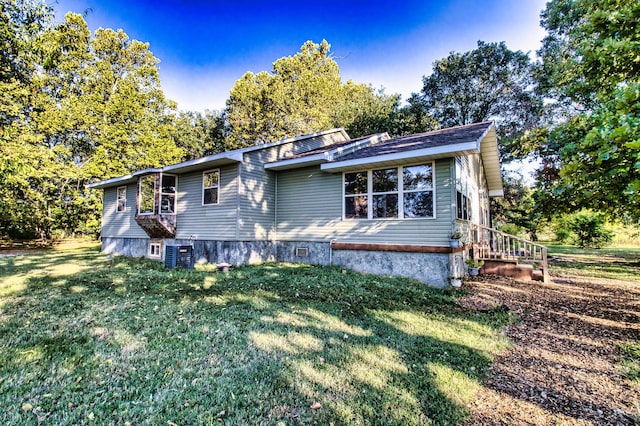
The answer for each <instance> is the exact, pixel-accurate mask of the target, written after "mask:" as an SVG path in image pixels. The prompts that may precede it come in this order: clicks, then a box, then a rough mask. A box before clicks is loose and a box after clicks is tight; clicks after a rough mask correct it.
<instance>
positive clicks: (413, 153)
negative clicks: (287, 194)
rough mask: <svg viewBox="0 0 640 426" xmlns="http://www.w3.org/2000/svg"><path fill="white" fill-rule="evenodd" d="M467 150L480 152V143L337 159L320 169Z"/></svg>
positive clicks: (329, 169) (373, 163)
mask: <svg viewBox="0 0 640 426" xmlns="http://www.w3.org/2000/svg"><path fill="white" fill-rule="evenodd" d="M467 152H475V153H477V152H479V149H478V143H476V142H468V143H464V144H454V145H445V146H438V147H433V148H425V149H418V150H413V151H404V152H397V153H393V154H385V155H377V156H373V157H366V158H356V159H353V160H345V161H336V162H333V163H325V164H321V165H320V170H327V171H331V170H335V171H338V169H345V168H348V167H355V166H363V167H366V168H375V167H376V165H375V163H382V162H385V161H399V160H410V159H415V158H416V157H428V156H437V155H443V154H452V155H456V154H457V153H467Z"/></svg>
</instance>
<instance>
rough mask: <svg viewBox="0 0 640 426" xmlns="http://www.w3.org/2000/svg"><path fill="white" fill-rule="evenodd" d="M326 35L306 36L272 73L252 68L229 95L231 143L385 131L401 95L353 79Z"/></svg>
mask: <svg viewBox="0 0 640 426" xmlns="http://www.w3.org/2000/svg"><path fill="white" fill-rule="evenodd" d="M330 47H331V46H330V45H329V43H327V41H326V40H323V41H322V43H320V44H316V43H313V42H312V41H307V42H306V43H305V44H304V45H302V47H301V48H300V51H299V52H298V53H296V54H295V55H294V56H286V57H283V58H280V59H278V60H276V61H275V62H274V63H273V65H272V71H271V73H268V72H266V71H262V72H259V73H257V74H254V73H252V72H247V73H246V74H245V75H243V76H242V77H241V78H240V79H239V80H238V81H236V82H235V84H234V86H233V88H232V89H231V93H230V96H229V99H228V100H227V120H228V124H229V140H228V144H229V146H230V147H234V148H235V147H243V146H249V145H255V144H258V143H264V142H267V141H273V140H277V139H281V138H284V137H291V136H297V135H301V134H308V133H313V132H317V131H321V130H326V129H329V128H332V127H344V128H346V129H349V130H350V133H349V135H350V136H351V137H358V136H363V135H366V134H370V133H375V132H380V131H386V130H387V128H386V126H388V123H389V122H390V121H391V120H392V117H393V113H394V112H395V110H396V108H397V104H398V100H399V96H398V95H385V94H384V93H383V92H377V93H376V92H375V90H374V89H373V87H371V86H368V85H364V84H356V83H353V82H351V81H349V82H347V83H346V84H342V82H341V78H340V69H339V67H338V64H337V63H336V61H335V60H334V59H333V58H332V57H331V56H330V54H329V51H330Z"/></svg>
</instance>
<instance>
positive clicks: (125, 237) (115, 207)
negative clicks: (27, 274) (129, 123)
mask: <svg viewBox="0 0 640 426" xmlns="http://www.w3.org/2000/svg"><path fill="white" fill-rule="evenodd" d="M89 187H90V188H98V189H104V205H103V218H102V232H101V235H102V249H103V251H104V252H106V253H114V254H121V255H126V256H146V257H149V258H152V259H159V260H161V259H163V256H164V254H165V247H167V246H173V245H191V246H192V247H193V251H194V256H195V259H196V261H198V262H212V263H223V262H224V263H229V264H232V265H240V264H247V263H257V262H264V261H285V262H307V263H312V264H321V265H329V264H333V265H341V266H342V267H345V268H350V269H354V270H358V271H362V272H369V273H377V274H390V275H399V276H407V277H412V278H417V279H419V280H422V281H424V282H427V283H429V284H431V285H435V286H446V285H448V284H449V280H450V278H451V277H460V276H462V275H464V272H465V265H464V259H465V258H466V257H467V256H468V248H469V246H467V247H466V248H465V247H464V246H463V247H457V248H451V247H450V237H451V235H452V233H453V232H454V231H456V230H458V231H462V233H463V234H464V235H465V238H470V237H471V232H473V229H474V228H473V227H474V226H487V227H488V226H489V224H490V217H489V198H490V197H499V196H502V194H503V188H502V177H501V174H500V164H499V159H498V147H497V138H496V132H495V126H494V124H493V123H492V122H483V123H476V124H471V125H466V126H460V127H454V128H448V129H442V130H435V131H431V132H426V133H420V134H415V135H410V136H400V137H394V138H391V137H389V135H388V134H386V133H382V134H376V135H372V136H368V137H364V138H359V139H350V138H349V136H348V135H347V133H346V132H345V131H344V130H343V129H333V130H328V131H324V132H320V133H315V134H310V135H305V136H299V137H295V138H290V139H284V140H280V141H277V142H272V143H267V144H263V145H258V146H253V147H248V148H242V149H237V150H232V151H228V152H223V153H220V154H215V155H210V156H207V157H203V158H199V159H196V160H191V161H186V162H182V163H179V164H174V165H170V166H166V167H162V168H155V169H146V170H140V171H137V172H135V173H132V174H129V175H126V176H121V177H117V178H113V179H107V180H103V181H100V182H96V183H93V184H91V185H89Z"/></svg>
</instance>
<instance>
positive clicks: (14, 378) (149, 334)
mask: <svg viewBox="0 0 640 426" xmlns="http://www.w3.org/2000/svg"><path fill="white" fill-rule="evenodd" d="M456 297H457V293H456V292H452V291H446V290H439V289H434V288H430V287H429V286H425V285H424V284H423V283H420V282H417V281H412V280H407V279H402V278H390V277H380V276H374V275H366V274H359V273H354V272H350V271H345V272H343V271H342V270H341V269H340V268H336V267H318V266H308V265H291V264H268V265H262V266H246V267H239V268H232V269H231V271H230V272H229V273H228V274H220V273H215V271H214V268H209V267H207V266H206V265H203V266H200V265H199V266H198V268H197V269H196V270H195V271H193V270H192V271H178V270H165V269H164V268H163V267H162V265H161V264H160V263H158V262H150V261H145V260H141V259H128V258H117V257H116V258H108V257H106V256H104V255H100V254H99V253H98V252H97V250H95V249H94V250H92V251H89V250H87V249H82V250H70V251H54V252H48V253H40V254H38V255H34V256H21V257H15V258H0V316H1V317H2V322H0V336H1V337H2V338H0V407H2V408H0V417H2V418H3V420H4V422H5V424H25V423H35V422H37V420H38V419H44V420H46V421H47V422H51V423H74V424H75V423H90V422H95V423H100V424H125V423H127V422H128V423H131V424H139V423H152V424H155V423H162V424H167V423H168V422H171V423H175V424H211V423H218V422H220V423H227V424H261V423H269V424H278V423H280V422H282V423H287V424H289V423H293V424H298V423H300V424H310V423H314V422H315V423H317V424H331V423H335V424H345V423H355V424H403V425H404V424H428V423H434V424H451V423H459V422H461V421H462V420H463V419H464V418H465V417H466V416H467V410H466V405H467V404H468V403H469V401H470V400H471V399H472V398H473V395H474V394H475V393H476V392H479V391H481V389H482V388H481V383H480V381H481V380H482V379H483V377H484V373H485V372H486V371H488V368H489V365H490V362H491V360H492V358H493V356H494V355H495V354H497V353H499V352H501V351H503V350H504V349H505V347H506V345H507V342H506V341H505V339H504V338H503V337H502V336H501V334H500V332H499V329H500V328H501V327H502V326H504V325H505V324H507V323H508V322H509V321H510V320H511V318H510V315H509V314H508V313H505V312H504V311H503V310H490V311H487V312H477V311H465V310H462V309H461V308H460V306H459V305H458V304H457V303H456ZM176 390H179V391H176ZM316 403H317V404H316ZM312 405H313V406H314V407H316V408H312Z"/></svg>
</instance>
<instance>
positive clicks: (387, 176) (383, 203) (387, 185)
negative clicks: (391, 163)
mask: <svg viewBox="0 0 640 426" xmlns="http://www.w3.org/2000/svg"><path fill="white" fill-rule="evenodd" d="M371 177H372V181H373V193H372V195H373V218H374V219H382V218H394V217H398V169H382V170H374V171H372V172H371Z"/></svg>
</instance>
